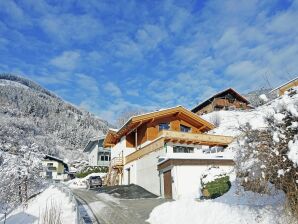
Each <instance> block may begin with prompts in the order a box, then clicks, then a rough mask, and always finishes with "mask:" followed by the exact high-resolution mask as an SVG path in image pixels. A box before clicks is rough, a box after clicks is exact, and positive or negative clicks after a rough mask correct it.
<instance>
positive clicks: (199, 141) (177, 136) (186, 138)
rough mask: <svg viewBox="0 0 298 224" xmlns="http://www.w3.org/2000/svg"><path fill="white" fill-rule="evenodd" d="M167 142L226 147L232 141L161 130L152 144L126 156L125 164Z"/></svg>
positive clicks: (224, 137) (161, 146)
mask: <svg viewBox="0 0 298 224" xmlns="http://www.w3.org/2000/svg"><path fill="white" fill-rule="evenodd" d="M169 141H172V142H174V143H175V142H179V143H182V144H184V143H185V144H196V145H209V146H227V145H228V144H230V143H231V142H232V141H233V137H229V136H222V135H209V134H194V133H185V132H178V131H167V130H163V131H160V132H159V135H158V137H157V138H156V139H155V140H154V141H153V142H151V143H149V144H148V145H146V146H144V147H142V148H140V149H139V150H137V151H135V152H133V153H131V154H129V155H128V156H126V157H125V164H127V163H130V162H132V161H134V160H137V159H139V158H141V157H143V156H145V155H147V154H149V153H151V152H154V151H157V150H159V149H161V148H163V147H164V145H165V142H169Z"/></svg>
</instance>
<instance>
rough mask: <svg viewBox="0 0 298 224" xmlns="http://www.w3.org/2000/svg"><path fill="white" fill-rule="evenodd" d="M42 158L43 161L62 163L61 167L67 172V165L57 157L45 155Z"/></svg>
mask: <svg viewBox="0 0 298 224" xmlns="http://www.w3.org/2000/svg"><path fill="white" fill-rule="evenodd" d="M43 158H44V159H47V160H54V161H56V162H59V163H62V164H63V166H64V167H65V168H66V169H67V170H68V165H67V163H65V162H64V161H63V160H62V159H60V158H58V157H55V156H51V155H45V156H44V157H43Z"/></svg>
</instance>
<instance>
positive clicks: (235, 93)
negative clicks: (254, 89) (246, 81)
mask: <svg viewBox="0 0 298 224" xmlns="http://www.w3.org/2000/svg"><path fill="white" fill-rule="evenodd" d="M228 92H229V93H231V94H233V95H234V96H236V97H237V98H238V99H239V100H241V101H243V102H245V103H247V104H249V101H248V100H247V99H246V98H245V97H244V96H242V95H241V94H240V93H238V92H237V91H236V90H234V89H233V88H228V89H225V90H223V91H221V92H218V93H216V94H215V95H213V96H211V97H210V98H208V99H207V100H204V101H203V102H202V103H200V104H198V105H197V106H196V107H194V108H193V109H192V110H191V111H192V112H194V113H196V112H197V111H198V110H200V109H202V108H203V107H205V106H206V105H208V104H210V103H211V102H212V100H213V99H214V98H217V97H220V96H221V95H224V94H225V93H228Z"/></svg>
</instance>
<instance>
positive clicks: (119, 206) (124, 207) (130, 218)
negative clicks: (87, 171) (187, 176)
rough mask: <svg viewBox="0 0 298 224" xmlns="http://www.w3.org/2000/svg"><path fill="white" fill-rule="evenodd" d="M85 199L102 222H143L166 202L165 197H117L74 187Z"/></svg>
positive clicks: (76, 192)
mask: <svg viewBox="0 0 298 224" xmlns="http://www.w3.org/2000/svg"><path fill="white" fill-rule="evenodd" d="M73 193H74V194H75V195H76V196H77V197H79V198H81V199H83V200H84V201H85V202H86V203H88V206H89V207H90V209H91V210H92V212H93V213H94V215H95V216H96V218H97V220H98V222H99V223H100V224H107V223H109V224H119V223H121V224H141V223H146V221H145V220H147V219H148V218H149V215H150V213H151V211H152V210H153V208H154V207H156V206H158V205H160V204H162V203H164V202H165V200H163V199H117V198H114V197H112V196H110V195H108V194H105V193H98V192H96V191H93V190H89V191H88V190H85V189H73Z"/></svg>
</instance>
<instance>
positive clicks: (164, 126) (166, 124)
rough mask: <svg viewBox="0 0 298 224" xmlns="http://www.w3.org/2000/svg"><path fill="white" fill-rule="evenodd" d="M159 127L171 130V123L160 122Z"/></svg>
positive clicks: (160, 129)
mask: <svg viewBox="0 0 298 224" xmlns="http://www.w3.org/2000/svg"><path fill="white" fill-rule="evenodd" d="M158 129H159V131H162V130H169V129H170V124H169V123H160V124H159V125H158Z"/></svg>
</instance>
